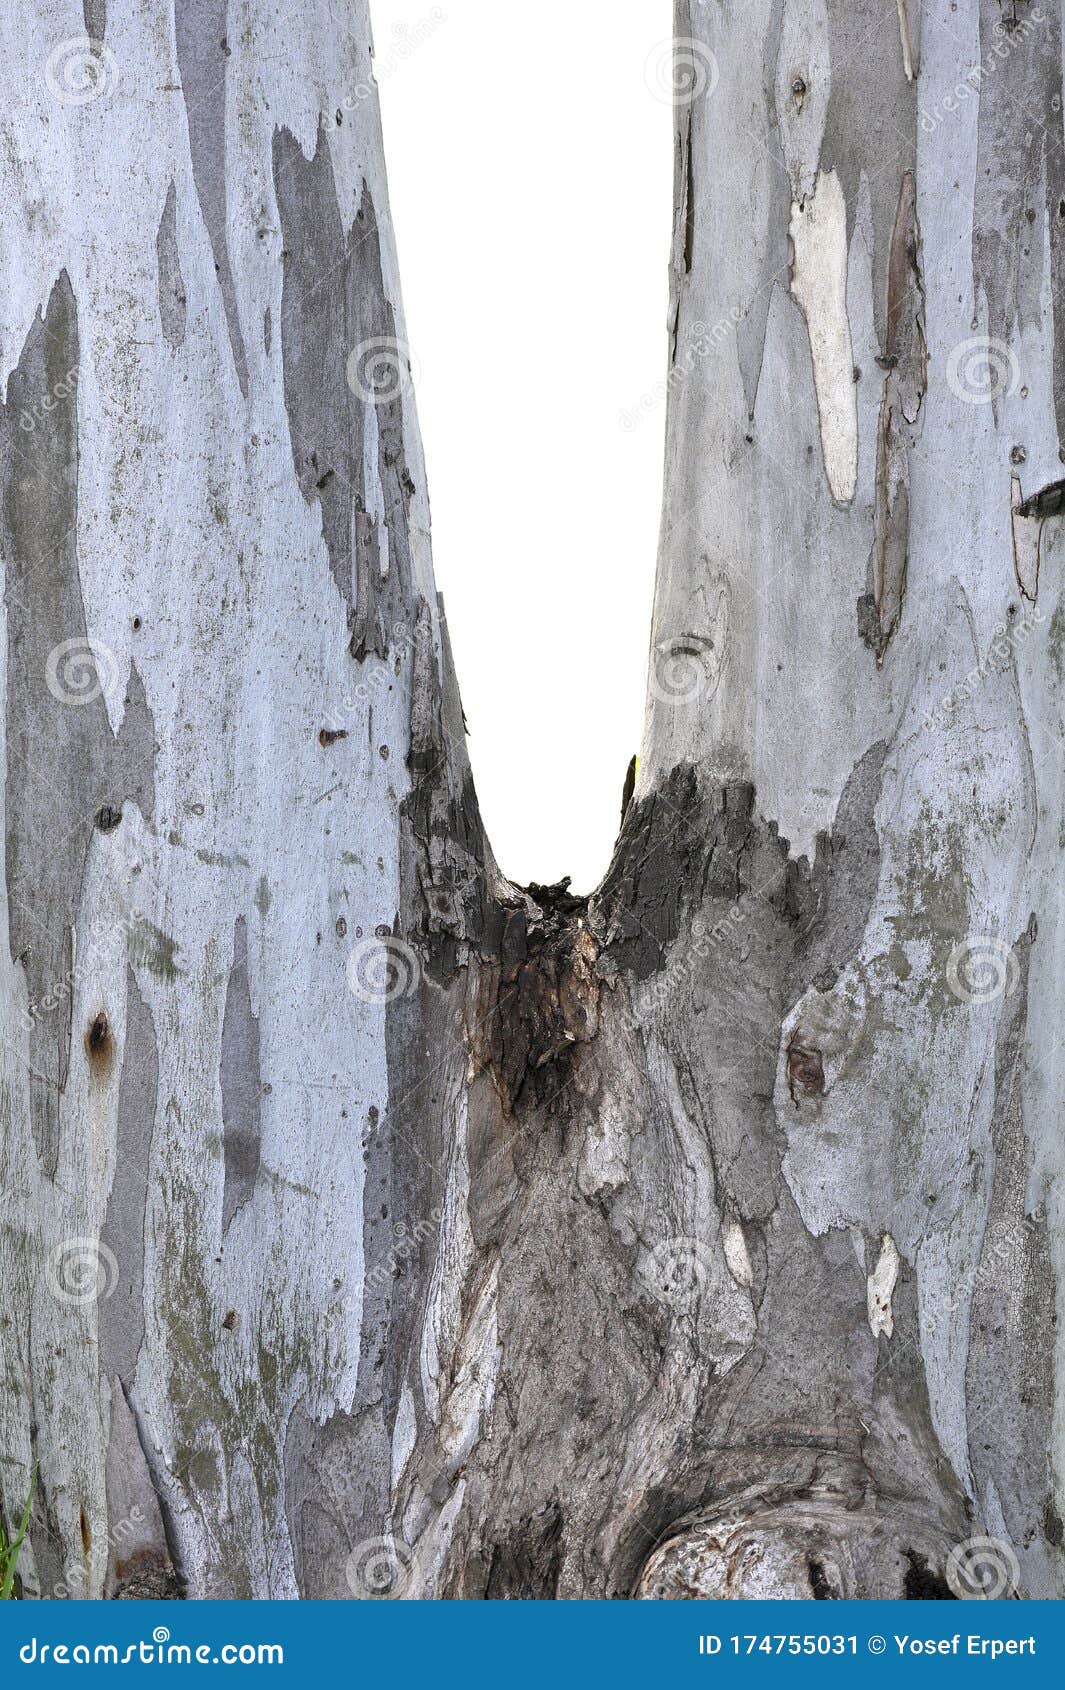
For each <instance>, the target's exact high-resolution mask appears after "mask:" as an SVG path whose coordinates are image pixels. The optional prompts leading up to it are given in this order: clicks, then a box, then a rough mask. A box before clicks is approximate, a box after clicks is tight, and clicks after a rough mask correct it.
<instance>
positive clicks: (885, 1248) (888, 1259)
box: [866, 1232, 899, 1338]
mask: <svg viewBox="0 0 1065 1690" xmlns="http://www.w3.org/2000/svg"><path fill="white" fill-rule="evenodd" d="M898 1277H899V1252H898V1249H897V1248H896V1245H895V1240H894V1239H893V1238H892V1236H891V1234H890V1233H889V1232H885V1234H884V1237H883V1240H882V1242H881V1245H880V1255H879V1257H878V1258H877V1263H876V1266H875V1268H874V1269H873V1271H872V1273H871V1274H870V1275H869V1278H868V1280H867V1281H866V1308H867V1311H868V1314H869V1330H870V1332H871V1333H872V1334H873V1337H874V1338H879V1336H880V1334H881V1332H882V1333H883V1334H884V1336H885V1338H890V1337H891V1334H892V1333H893V1332H894V1330H895V1318H894V1316H893V1315H892V1312H891V1298H892V1296H893V1294H894V1290H895V1282H896V1280H897V1279H898Z"/></svg>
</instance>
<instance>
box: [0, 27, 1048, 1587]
mask: <svg viewBox="0 0 1065 1690" xmlns="http://www.w3.org/2000/svg"><path fill="white" fill-rule="evenodd" d="M341 14H342V15H341ZM86 32H88V34H86ZM663 51H664V52H665V53H666V58H667V66H666V69H667V86H670V87H671V88H672V91H673V97H674V103H675V105H676V116H677V172H676V182H677V194H676V239H675V242H674V251H673V263H672V289H671V306H670V322H669V348H670V359H671V371H670V383H669V391H670V403H669V415H668V424H667V466H666V497H665V514H664V521H663V531H662V546H661V556H660V565H659V575H658V587H657V596H656V606H655V620H654V628H653V632H652V649H651V661H650V688H649V699H648V713H647V731H646V738H645V744H644V747H643V752H642V755H641V759H640V764H639V770H638V775H637V779H636V783H635V789H634V791H632V792H631V794H629V796H628V802H627V804H626V807H625V812H624V817H623V823H622V828H621V833H620V836H619V839H618V844H617V848H616V852H615V855H614V859H613V862H612V864H611V866H610V869H609V871H608V873H607V875H606V877H605V879H604V881H603V883H602V885H601V886H600V888H599V889H598V890H597V892H596V893H595V894H594V895H593V896H592V897H591V898H589V899H578V898H575V897H572V896H570V894H569V892H568V890H567V888H566V886H565V885H564V884H563V885H561V886H555V887H543V886H532V887H529V888H526V889H521V888H518V887H515V886H512V885H509V884H508V883H507V882H505V881H504V880H503V879H502V878H501V876H500V875H499V873H498V872H497V870H496V868H495V865H494V863H493V860H492V856H491V851H490V849H489V847H488V844H487V843H486V841H485V838H484V833H483V830H482V827H481V823H480V817H479V814H478V810H477V804H476V799H475V796H474V793H473V788H472V783H471V779H470V772H469V767H468V763H467V758H466V752H465V745H464V736H463V724H462V713H461V706H460V703H459V698H458V692H457V686H456V681H455V677H454V673H453V668H452V664H451V658H450V651H449V646H448V641H447V636H446V630H445V629H444V625H443V619H442V616H441V614H440V609H439V605H438V603H437V599H436V595H435V591H434V588H433V583H432V574H431V565H430V561H429V545H428V504H427V498H426V492H425V475H424V469H423V465H422V459H421V450H420V446H419V442H418V435H417V429H416V424H415V420H414V415H413V409H412V396H411V389H410V381H409V354H408V351H407V348H406V344H405V341H404V330H403V317H402V309H401V305H400V301H399V292H398V285H397V280H396V271H395V257H394V250H393V243H392V237H391V232H390V228H389V224H388V220H387V215H386V207H387V195H386V191H385V183H384V176H383V164H382V150H381V140H380V134H379V124H378V116H377V107H376V100H375V97H374V95H373V92H372V83H371V80H370V72H371V54H370V33H369V23H368V18H367V15H366V9H365V6H364V4H363V3H362V0H358V3H356V4H353V5H352V6H351V7H350V8H338V7H336V6H332V7H325V6H319V5H317V4H316V3H315V0H179V3H178V5H177V7H176V17H175V9H174V6H173V4H172V0H135V3H133V4H130V5H127V6H124V7H122V8H121V10H119V8H117V7H108V8H104V7H103V6H102V5H93V6H89V5H88V4H87V5H86V7H85V9H84V13H83V11H82V8H81V7H80V6H79V5H76V4H74V0H31V3H30V4H27V5H24V6H21V7H19V8H9V9H8V11H7V12H5V14H4V16H3V18H2V20H0V76H3V77H4V78H5V79H6V81H7V85H8V86H7V93H6V97H5V99H4V101H3V103H2V104H3V109H4V110H5V111H6V112H7V113H8V114H9V115H8V118H7V120H6V130H7V138H6V145H5V148H4V149H3V150H2V151H0V187H2V192H0V235H2V239H0V251H2V252H3V253H4V254H5V255H6V256H5V260H4V263H3V265H2V266H0V380H2V383H3V385H2V388H0V392H2V396H3V403H2V405H0V559H2V563H3V568H4V579H5V597H4V612H3V615H4V632H3V640H2V650H3V653H4V666H3V675H4V683H3V684H4V694H3V710H2V712H0V739H2V755H3V759H4V763H3V766H4V770H5V783H4V791H3V799H4V805H5V811H4V815H5V820H4V828H5V879H6V887H5V891H6V896H5V899H4V902H3V906H2V909H0V924H2V929H3V930H2V932H0V993H2V997H3V1005H4V1025H5V1037H4V1041H3V1053H2V1057H0V1063H2V1067H0V1166H2V1168H3V1199H4V1207H3V1210H2V1213H0V1279H2V1282H3V1285H4V1298H3V1307H2V1310H0V1341H2V1346H3V1353H2V1371H0V1497H2V1506H3V1509H4V1511H5V1514H6V1515H7V1516H9V1517H10V1516H12V1515H14V1514H15V1513H17V1510H18V1505H19V1503H20V1501H21V1499H22V1498H23V1497H24V1495H25V1492H26V1489H27V1488H28V1482H29V1475H30V1472H31V1470H32V1468H33V1467H34V1465H35V1464H36V1465H38V1466H39V1473H40V1479H39V1483H38V1486H37V1491H36V1499H35V1505H34V1519H33V1527H32V1532H31V1539H30V1543H29V1545H28V1547H27V1550H26V1552H25V1555H24V1559H23V1561H22V1564H21V1571H22V1575H23V1593H24V1594H25V1595H27V1596H38V1595H39V1596H43V1597H51V1596H65V1595H76V1596H81V1595H90V1596H116V1595H122V1596H143V1595H156V1594H174V1595H184V1596H188V1597H207V1596H238V1597H239V1596H256V1597H266V1596H275V1597H277V1596H282V1597H291V1596H297V1595H300V1596H304V1597H348V1596H355V1597H363V1596H370V1597H373V1596H438V1597H453V1596H461V1597H470V1598H499V1597H519V1596H526V1597H530V1596H531V1597H554V1596H559V1597H600V1596H641V1597H652V1598H658V1597H687V1596H693V1595H695V1596H698V1595H706V1596H729V1597H744V1596H756V1595H789V1596H792V1595H793V1596H800V1597H803V1596H804V1597H818V1598H825V1597H829V1598H830V1597H836V1596H846V1595H857V1596H898V1597H939V1596H951V1595H956V1594H959V1593H962V1594H967V1593H969V1592H970V1591H973V1590H976V1591H978V1592H982V1593H985V1594H986V1593H993V1594H995V1593H997V1594H1002V1593H1006V1592H1007V1591H1016V1593H1018V1594H1020V1595H1025V1596H1033V1597H1035V1596H1044V1595H1049V1594H1053V1593H1056V1592H1057V1591H1058V1590H1059V1588H1060V1577H1061V1574H1060V1560H1061V1556H1060V1552H1061V1544H1062V1528H1061V1519H1060V1513H1059V1507H1060V1504H1059V1502H1058V1501H1057V1500H1056V1496H1057V1492H1056V1488H1055V1486H1056V1483H1057V1482H1058V1481H1059V1479H1060V1472H1061V1456H1060V1451H1061V1438H1062V1404H1063V1401H1065V1394H1063V1392H1062V1389H1061V1387H1060V1384H1059V1383H1058V1381H1059V1379H1060V1377H1061V1356H1060V1351H1059V1349H1058V1340H1057V1337H1056V1309H1057V1301H1058V1286H1059V1284H1060V1282H1061V1280H1062V1273H1063V1268H1065V1262H1063V1259H1062V1239H1063V1237H1065V1217H1063V1215H1062V1212H1061V1149H1060V1138H1061V1135H1060V1121H1061V1118H1062V1109H1063V1105H1065V1096H1063V1079H1065V1076H1063V1074H1062V1058H1061V1055H1060V1051H1061V1043H1060V1039H1059V1037H1058V1034H1057V1021H1058V1020H1059V1018H1060V1017H1059V1007H1060V1000H1061V990H1062V984H1061V983H1062V979H1063V977H1065V976H1063V965H1065V956H1063V950H1065V933H1063V931H1062V920H1061V915H1060V899H1059V897H1058V895H1057V889H1056V879H1057V875H1058V870H1059V862H1060V855H1061V851H1062V840H1063V839H1065V796H1063V789H1062V776H1061V758H1060V745H1061V733H1062V730H1063V722H1062V691H1063V685H1065V668H1063V662H1065V660H1063V656H1062V645H1061V641H1062V632H1063V629H1065V611H1063V609H1062V607H1061V606H1060V604H1059V594H1060V587H1059V582H1058V579H1057V566H1058V561H1059V559H1060V557H1061V553H1062V540H1061V532H1060V530H1061V527H1062V524H1061V522H1060V521H1059V518H1060V515H1061V512H1062V509H1063V507H1065V496H1063V494H1062V491H1061V489H1062V484H1063V480H1065V473H1063V471H1062V467H1061V466H1062V456H1063V455H1062V452H1061V449H1060V443H1059V418H1060V417H1061V415H1062V404H1063V400H1062V394H1063V392H1065V388H1063V381H1065V362H1063V359H1065V354H1063V351H1062V348H1063V347H1065V336H1063V334H1062V332H1061V330H1059V328H1058V324H1057V318H1058V310H1059V307H1058V305H1057V296H1058V292H1059V290H1060V283H1061V276H1060V273H1059V267H1060V263H1061V253H1062V237H1061V234H1060V232H1059V231H1060V230H1061V229H1062V225H1063V223H1065V151H1063V137H1062V113H1061V98H1060V95H1061V82H1062V37H1061V19H1060V12H1059V10H1058V9H1057V8H1056V7H1053V6H1050V5H1046V4H1044V5H1043V6H1041V7H1040V6H1034V5H1030V4H1028V3H1027V0H1008V3H1007V4H1003V5H1000V4H998V0H957V3H956V4H951V3H950V0H923V4H918V3H917V0H899V4H898V6H897V7H894V6H885V5H884V4H883V3H882V0H878V3H874V0H746V3H745V4H743V5H742V6H741V5H739V4H738V3H734V0H714V3H713V4H709V5H703V4H699V5H694V4H693V5H689V3H688V0H680V3H679V4H678V6H677V42H676V45H675V46H674V48H673V53H672V57H671V56H670V54H669V52H668V49H663ZM974 67H977V68H976V69H975V70H974ZM621 773H622V771H619V778H620V775H621ZM984 1539H986V1540H989V1541H988V1542H987V1543H984V1542H983V1541H982V1540H984ZM981 1580H983V1583H981V1582H980V1581H981ZM966 1581H968V1583H966ZM992 1586H993V1587H994V1588H993V1589H992V1588H991V1587H992Z"/></svg>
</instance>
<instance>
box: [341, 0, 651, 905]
mask: <svg viewBox="0 0 1065 1690" xmlns="http://www.w3.org/2000/svg"><path fill="white" fill-rule="evenodd" d="M371 11H372V16H373V23H374V38H375V66H376V76H377V81H378V84H379V87H380V94H381V106H382V112H383V121H384V137H385V156H386V160H387V165H388V175H389V188H390V197H391V205H392V215H393V222H394V225H395V229H396V239H397V244H398V248H399V261H400V272H401V277H402V283H403V298H404V305H405V310H406V318H407V332H408V336H409V340H410V345H411V350H412V353H413V360H414V372H415V380H416V391H417V400H418V411H419V416H420V419H421V427H422V435H423V438H424V441H425V453H426V463H427V468H428V476H429V496H430V500H431V504H432V515H433V540H434V555H435V559H436V577H437V585H438V587H439V588H440V590H441V592H442V593H443V595H444V604H445V609H446V613H447V618H448V623H449V627H450V631H451V639H452V644H453V647H454V651H455V659H456V665H457V668H458V676H459V684H460V686H461V689H462V695H463V702H464V705H465V710H466V718H467V721H468V723H469V727H470V740H469V746H470V755H471V759H472V763H473V771H474V776H475V779H476V783H477V790H478V794H479V797H480V801H481V809H482V813H483V815H484V818H485V823H486V826H487V829H488V833H489V837H490V839H491V841H492V844H493V847H494V849H495V853H496V856H497V858H498V860H499V864H500V867H501V868H502V869H503V871H504V873H505V874H507V875H509V876H510V877H511V879H514V880H517V881H519V882H521V883H526V882H528V881H529V880H538V881H553V880H557V879H558V878H560V877H561V876H562V875H563V874H570V875H572V877H573V884H574V887H575V889H576V890H578V891H589V890H591V888H592V886H593V885H594V884H595V883H596V882H597V881H598V880H599V878H600V877H601V875H602V874H603V872H604V870H605V868H606V866H607V862H608V860H609V857H610V852H611V848H612V846H613V843H614V837H615V834H616V832H617V824H618V817H619V812H620V804H621V792H622V786H623V783H624V777H625V770H626V767H627V765H628V761H629V758H630V757H631V756H632V754H633V753H634V752H635V751H637V750H638V747H639V738H640V729H641V723H642V715H643V698H644V686H645V674H646V661H647V647H648V635H649V631H650V613H651V594H652V587H653V580H654V561H655V548H656V543H657V535H658V523H659V513H660V500H661V484H662V450H663V431H664V420H665V419H664V402H663V399H662V397H661V395H662V393H663V383H664V377H665V374H666V336H665V320H666V309H667V303H668V279H667V264H668V258H669V242H670V225H671V215H672V214H671V201H672V173H673V112H672V109H671V106H670V104H669V102H668V98H666V97H664V96H663V94H662V93H661V91H658V92H657V93H656V92H655V91H654V90H655V68H656V65H657V64H658V62H659V61H660V58H661V54H662V51H663V43H666V44H668V41H669V37H670V32H671V28H672V6H671V5H670V4H669V0H538V3H537V4H536V5H535V6H524V5H518V4H515V3H514V0H441V4H440V5H439V6H434V5H433V4H432V0H371ZM623 417H628V419H629V420H628V426H627V427H626V426H625V424H624V423H623V420H622V419H623Z"/></svg>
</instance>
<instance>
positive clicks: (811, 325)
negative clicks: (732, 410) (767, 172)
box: [790, 170, 858, 504]
mask: <svg viewBox="0 0 1065 1690" xmlns="http://www.w3.org/2000/svg"><path fill="white" fill-rule="evenodd" d="M790 234H791V241H792V268H791V291H792V293H793V294H794V296H795V298H796V299H797V300H798V302H799V305H800V306H801V307H802V312H803V315H804V316H805V318H806V326H807V329H808V330H809V335H810V355H811V357H812V359H813V371H814V390H815V392H816V394H817V411H818V417H819V419H820V427H821V450H822V452H823V454H824V460H825V474H826V475H827V477H828V484H829V486H830V488H831V489H832V497H833V498H834V499H837V500H838V501H839V503H840V504H849V503H850V501H851V500H852V499H853V497H854V490H855V486H856V485H857V480H858V396H857V393H856V391H855V381H854V352H853V348H852V346H851V331H850V320H849V318H848V316H847V206H846V201H845V200H844V197H843V189H842V187H841V186H840V181H839V177H838V176H837V175H836V173H835V171H834V170H828V171H821V173H820V174H819V176H818V178H817V186H816V188H815V190H814V193H813V195H812V196H811V197H810V198H808V199H806V200H802V201H798V200H796V201H793V202H792V208H791V227H790Z"/></svg>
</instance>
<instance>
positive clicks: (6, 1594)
mask: <svg viewBox="0 0 1065 1690" xmlns="http://www.w3.org/2000/svg"><path fill="white" fill-rule="evenodd" d="M36 1488H37V1469H36V1467H35V1468H34V1469H33V1477H32V1478H31V1479H30V1492H29V1495H28V1496H27V1498H26V1506H25V1508H24V1509H23V1510H22V1519H21V1520H20V1521H19V1528H18V1531H17V1532H16V1534H15V1539H14V1542H13V1543H10V1544H9V1543H8V1541H7V1533H6V1532H5V1530H4V1527H3V1523H2V1522H0V1602H5V1601H6V1602H9V1601H11V1600H12V1599H13V1598H14V1594H15V1568H16V1567H17V1566H18V1558H19V1552H20V1550H21V1549H22V1545H23V1544H24V1542H25V1541H26V1532H27V1531H28V1529H29V1524H30V1510H31V1509H32V1507H33V1493H34V1491H35V1490H36Z"/></svg>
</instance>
